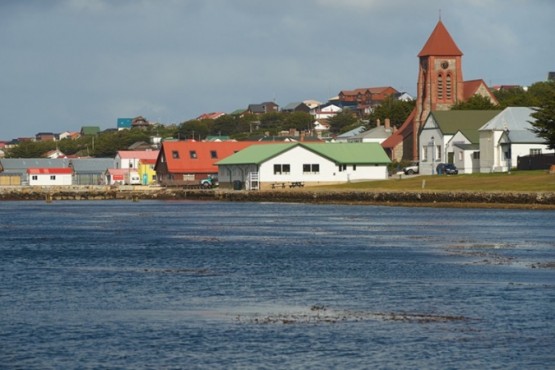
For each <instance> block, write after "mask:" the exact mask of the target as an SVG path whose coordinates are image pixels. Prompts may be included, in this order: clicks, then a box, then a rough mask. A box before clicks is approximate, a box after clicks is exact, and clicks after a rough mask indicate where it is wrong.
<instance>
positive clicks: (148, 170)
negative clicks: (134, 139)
mask: <svg viewBox="0 0 555 370" xmlns="http://www.w3.org/2000/svg"><path fill="white" fill-rule="evenodd" d="M155 164H156V160H154V159H141V160H140V161H139V178H140V179H141V184H142V185H151V184H153V183H155V182H156V171H154V165H155Z"/></svg>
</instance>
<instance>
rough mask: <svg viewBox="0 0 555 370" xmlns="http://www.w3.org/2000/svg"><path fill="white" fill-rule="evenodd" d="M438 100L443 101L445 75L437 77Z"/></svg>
mask: <svg viewBox="0 0 555 370" xmlns="http://www.w3.org/2000/svg"><path fill="white" fill-rule="evenodd" d="M437 98H438V100H443V74H441V73H439V74H438V75H437Z"/></svg>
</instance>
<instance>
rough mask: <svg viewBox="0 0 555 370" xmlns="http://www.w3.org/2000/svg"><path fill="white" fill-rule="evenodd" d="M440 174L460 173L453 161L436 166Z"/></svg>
mask: <svg viewBox="0 0 555 370" xmlns="http://www.w3.org/2000/svg"><path fill="white" fill-rule="evenodd" d="M436 171H437V174H438V175H456V174H458V173H459V170H458V169H457V167H456V166H455V165H454V164H452V163H440V164H438V165H437V167H436Z"/></svg>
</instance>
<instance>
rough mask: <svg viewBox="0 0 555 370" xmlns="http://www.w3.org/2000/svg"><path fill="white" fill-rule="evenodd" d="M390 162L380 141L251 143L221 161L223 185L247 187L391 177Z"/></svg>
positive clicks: (219, 164) (218, 163)
mask: <svg viewBox="0 0 555 370" xmlns="http://www.w3.org/2000/svg"><path fill="white" fill-rule="evenodd" d="M389 163H390V160H389V158H388V157H387V155H386V153H385V151H384V150H383V148H382V147H381V146H380V145H379V144H377V143H352V144H350V143H302V142H301V143H282V144H265V145H252V146H249V147H247V148H245V149H243V150H241V151H239V152H237V153H235V154H233V155H231V156H229V157H227V158H225V159H223V160H221V161H219V162H217V163H216V165H217V166H218V178H219V182H220V185H221V186H225V185H226V184H227V185H231V184H233V183H235V182H237V181H239V182H241V183H245V184H246V188H247V189H257V188H268V187H270V186H271V185H272V184H276V183H278V184H291V183H302V184H303V185H307V186H309V185H321V184H337V183H346V182H350V181H364V180H383V179H387V178H388V172H387V165H388V164H389Z"/></svg>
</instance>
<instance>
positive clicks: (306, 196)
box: [0, 186, 555, 209]
mask: <svg viewBox="0 0 555 370" xmlns="http://www.w3.org/2000/svg"><path fill="white" fill-rule="evenodd" d="M148 199H158V200H183V199H194V200H219V201H232V202H295V203H342V204H379V205H391V206H419V207H424V206H427V207H460V208H471V207H472V208H473V207H480V208H524V209H555V192H435V191H418V192H416V191H360V190H358V191H349V190H321V189H318V190H308V189H303V190H292V191H291V190H280V191H270V190H266V191H245V190H226V189H216V190H185V189H175V188H158V187H141V186H127V187H121V186H120V187H106V186H66V187H5V188H0V201H1V200H21V201H25V200H44V201H46V202H52V201H63V200H132V201H139V200H148Z"/></svg>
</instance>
